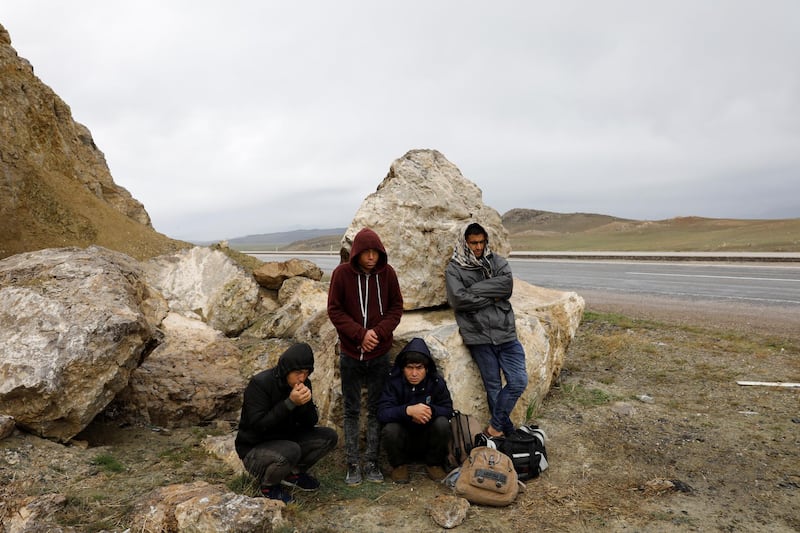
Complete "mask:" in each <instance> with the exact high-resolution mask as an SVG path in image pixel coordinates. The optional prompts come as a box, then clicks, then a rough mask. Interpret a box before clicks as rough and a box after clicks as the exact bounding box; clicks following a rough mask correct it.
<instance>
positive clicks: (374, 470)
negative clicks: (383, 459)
mask: <svg viewBox="0 0 800 533" xmlns="http://www.w3.org/2000/svg"><path fill="white" fill-rule="evenodd" d="M364 477H365V478H367V481H371V482H373V483H383V472H381V469H380V468H378V465H377V464H376V463H375V462H374V461H367V464H366V465H365V466H364Z"/></svg>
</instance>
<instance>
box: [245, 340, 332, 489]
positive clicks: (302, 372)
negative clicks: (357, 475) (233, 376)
mask: <svg viewBox="0 0 800 533" xmlns="http://www.w3.org/2000/svg"><path fill="white" fill-rule="evenodd" d="M313 371H314V354H313V352H312V351H311V347H310V346H309V345H308V344H305V343H300V344H295V345H294V346H292V347H290V348H289V349H288V350H286V351H285V352H284V353H283V354H282V355H281V356H280V358H279V359H278V364H277V366H275V367H274V368H270V369H268V370H264V371H263V372H259V373H258V374H256V375H255V376H253V377H252V379H251V380H250V383H248V385H247V388H246V389H245V391H244V402H243V404H242V415H241V418H240V420H239V432H238V433H237V435H236V453H237V454H238V455H239V458H241V460H242V463H243V464H244V466H245V468H246V469H247V471H248V472H249V473H250V474H251V475H252V476H254V477H255V478H256V479H257V480H259V482H260V484H261V493H262V494H263V495H264V497H266V498H271V499H273V500H282V501H283V502H285V503H291V502H292V501H294V500H293V498H292V495H291V493H289V492H287V491H286V490H285V489H284V487H290V488H294V489H299V490H307V491H308V490H316V489H318V488H319V481H317V480H316V479H315V478H314V477H313V476H312V475H311V474H309V473H308V469H309V468H311V467H312V466H313V465H314V464H316V463H317V461H319V460H320V459H322V457H324V456H325V455H326V454H327V453H328V452H330V451H331V450H332V449H333V448H334V447H335V446H336V442H337V440H338V435H337V433H336V431H335V430H334V429H331V428H327V427H322V426H317V422H318V421H319V414H318V413H317V407H316V405H314V400H313V397H312V393H311V381H310V380H309V379H308V378H309V375H311V372H313Z"/></svg>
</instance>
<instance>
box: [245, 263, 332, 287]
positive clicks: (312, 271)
mask: <svg viewBox="0 0 800 533" xmlns="http://www.w3.org/2000/svg"><path fill="white" fill-rule="evenodd" d="M295 276H302V277H305V278H309V279H313V280H315V281H319V280H321V279H322V269H321V268H319V267H318V266H317V265H316V264H315V263H313V262H311V261H306V260H305V259H289V260H288V261H270V262H268V263H264V264H263V265H261V266H259V267H258V268H256V269H255V270H254V271H253V277H254V278H256V281H257V282H258V284H259V285H261V286H262V287H264V288H266V289H280V288H281V285H283V282H284V281H286V280H287V279H290V278H293V277H295Z"/></svg>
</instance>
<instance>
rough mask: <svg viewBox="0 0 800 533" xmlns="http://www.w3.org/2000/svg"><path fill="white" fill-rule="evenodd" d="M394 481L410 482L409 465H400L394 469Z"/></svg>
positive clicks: (392, 474)
mask: <svg viewBox="0 0 800 533" xmlns="http://www.w3.org/2000/svg"><path fill="white" fill-rule="evenodd" d="M391 478H392V481H393V482H395V483H400V484H406V483H408V465H398V466H396V467H394V468H393V469H392V473H391Z"/></svg>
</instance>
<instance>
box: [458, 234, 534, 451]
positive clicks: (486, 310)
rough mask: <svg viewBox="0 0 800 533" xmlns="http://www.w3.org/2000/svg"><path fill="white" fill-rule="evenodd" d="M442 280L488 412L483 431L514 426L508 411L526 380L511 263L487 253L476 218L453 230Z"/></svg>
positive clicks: (502, 432) (492, 432) (492, 433)
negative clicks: (453, 243) (456, 233)
mask: <svg viewBox="0 0 800 533" xmlns="http://www.w3.org/2000/svg"><path fill="white" fill-rule="evenodd" d="M445 280H446V287H447V301H448V303H449V304H450V307H452V308H453V309H454V310H455V315H456V322H457V323H458V328H459V331H460V333H461V337H462V339H463V340H464V344H466V345H467V347H468V348H469V351H470V353H471V354H472V358H473V359H474V360H475V363H476V364H477V365H478V369H479V370H480V373H481V378H482V379H483V386H484V388H485V389H486V400H487V402H488V404H489V412H490V413H491V419H490V420H489V425H488V427H487V428H486V433H487V434H488V435H489V436H491V437H497V436H502V435H510V434H511V433H512V432H513V431H514V424H513V423H512V422H511V418H510V416H511V411H512V410H513V409H514V406H515V405H516V403H517V400H518V399H519V397H520V396H522V393H523V392H525V387H527V386H528V374H527V371H526V368H525V351H524V350H523V348H522V345H521V344H520V343H519V340H517V330H516V325H515V323H514V310H513V309H512V308H511V302H509V298H510V297H511V292H512V290H513V288H514V280H513V278H512V275H511V268H510V267H509V265H508V261H506V260H505V259H504V258H503V257H501V256H499V255H497V254H495V253H492V251H491V249H490V248H489V234H488V233H487V232H486V230H485V229H484V228H483V226H481V225H480V224H478V223H472V224H469V225H468V226H467V227H466V229H465V230H464V232H463V233H462V234H460V235H459V238H458V242H457V243H456V246H455V249H454V250H453V256H452V258H451V259H450V263H449V264H448V265H447V269H446V270H445ZM501 372H502V375H503V376H504V377H505V380H506V384H505V386H503V382H502V380H501Z"/></svg>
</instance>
